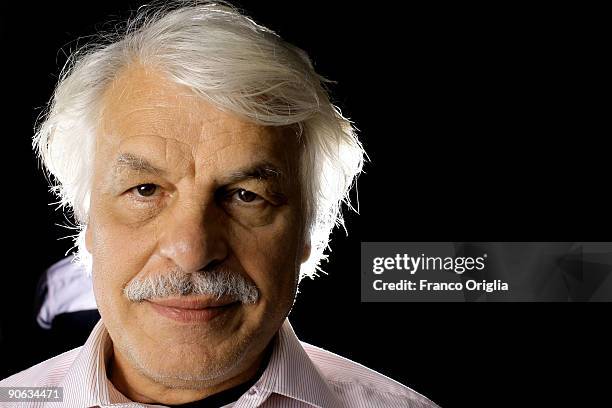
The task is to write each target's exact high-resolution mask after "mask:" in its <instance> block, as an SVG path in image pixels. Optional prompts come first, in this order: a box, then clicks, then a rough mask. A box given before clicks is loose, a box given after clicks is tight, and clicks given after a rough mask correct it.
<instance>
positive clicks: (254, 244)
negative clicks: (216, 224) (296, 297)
mask: <svg viewBox="0 0 612 408" xmlns="http://www.w3.org/2000/svg"><path fill="white" fill-rule="evenodd" d="M281 221H282V222H277V223H275V224H273V225H268V226H265V227H261V228H253V229H249V230H246V229H238V228H232V229H231V234H230V235H229V236H230V240H231V247H232V251H233V252H234V253H235V255H236V257H237V258H238V260H239V261H240V264H241V265H242V267H243V268H244V270H245V271H246V273H247V274H248V275H249V276H250V277H251V279H253V281H255V283H256V285H257V286H258V287H259V289H260V290H261V291H262V296H263V297H264V298H267V299H269V300H271V299H279V298H289V297H291V299H292V297H293V293H292V292H293V290H294V286H295V280H296V277H297V271H296V268H298V267H299V265H300V262H299V256H298V255H299V251H298V246H299V242H300V240H299V229H298V228H296V226H297V223H295V222H293V221H292V220H291V219H289V218H284V217H281Z"/></svg>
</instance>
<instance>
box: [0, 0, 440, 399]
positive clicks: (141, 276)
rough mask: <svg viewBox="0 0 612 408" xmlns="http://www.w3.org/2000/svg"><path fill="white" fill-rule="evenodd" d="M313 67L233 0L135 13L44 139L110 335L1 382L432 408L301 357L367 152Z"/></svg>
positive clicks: (93, 394)
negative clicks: (322, 264) (306, 319)
mask: <svg viewBox="0 0 612 408" xmlns="http://www.w3.org/2000/svg"><path fill="white" fill-rule="evenodd" d="M322 81H323V78H321V77H320V76H319V75H317V74H316V72H315V71H314V69H313V67H312V64H311V63H310V61H309V59H308V57H307V56H306V54H305V53H304V52H303V51H301V50H299V49H297V48H296V47H294V46H292V45H290V44H287V43H285V42H284V41H282V40H281V39H280V38H279V37H278V36H276V35H275V34H274V33H273V32H271V31H270V30H268V29H266V28H264V27H261V26H259V25H257V24H256V23H255V22H253V21H252V20H251V19H249V18H247V17H245V16H244V15H241V14H240V13H239V12H238V11H237V10H235V9H234V8H232V7H231V6H229V5H227V4H215V3H209V2H196V3H194V2H188V3H185V4H181V3H177V4H176V5H173V6H169V7H165V8H162V9H159V10H153V11H152V12H147V11H146V10H145V11H141V15H139V16H137V17H136V18H135V19H134V20H133V21H132V22H131V23H130V24H129V26H128V30H127V34H124V35H123V36H121V37H118V38H114V39H112V40H111V41H110V42H109V43H106V44H103V45H99V46H94V47H91V48H88V51H86V52H84V53H82V55H77V57H76V58H75V62H74V63H73V65H72V66H71V67H70V69H68V70H66V71H65V72H64V74H63V75H62V77H61V79H60V82H59V84H58V87H57V89H56V91H55V94H54V98H53V101H52V103H51V106H50V109H49V112H48V114H47V116H46V118H45V120H44V121H43V122H42V124H41V126H40V128H39V130H38V133H37V135H36V139H35V146H36V148H37V151H38V153H39V155H40V157H41V159H42V161H43V163H44V165H45V166H46V168H47V169H48V170H49V172H50V173H51V174H52V175H53V176H54V178H55V180H56V182H57V184H56V186H55V187H54V188H55V190H56V191H57V192H58V194H59V196H60V198H61V200H62V203H63V204H64V205H67V206H69V207H70V208H72V209H73V211H74V215H75V217H76V218H77V221H78V222H79V223H80V225H81V234H79V238H78V240H77V244H78V247H79V253H78V259H79V261H80V262H81V263H82V264H83V265H85V267H86V268H87V269H88V270H91V273H92V279H93V288H94V294H95V297H96V303H97V305H98V308H99V311H100V315H101V321H100V322H99V323H98V324H97V325H96V327H95V328H94V330H93V331H92V333H91V335H90V337H89V339H88V340H87V342H86V343H85V345H84V346H83V347H81V348H77V349H74V350H72V351H69V352H67V353H65V354H62V355H60V356H57V357H55V358H53V359H50V360H47V361H45V362H43V363H41V364H39V365H37V366H35V367H32V368H30V369H28V370H26V371H24V372H22V373H19V374H16V375H14V376H12V377H10V378H8V379H6V380H4V381H3V382H1V383H0V385H2V386H11V387H13V386H45V387H49V386H58V387H63V388H62V389H63V404H64V406H69V407H96V406H99V407H107V406H121V407H141V406H145V404H155V405H156V406H159V405H162V406H190V407H192V406H202V407H204V406H206V407H208V406H233V407H352V406H367V407H435V406H436V405H435V404H433V403H432V402H431V401H429V400H428V399H426V398H425V397H423V396H421V395H419V394H418V393H416V392H414V391H412V390H410V389H409V388H407V387H405V386H403V385H401V384H399V383H397V382H395V381H393V380H391V379H388V378H386V377H384V376H383V375H381V374H378V373H376V372H373V371H371V370H369V369H367V368H365V367H363V366H361V365H359V364H357V363H354V362H351V361H349V360H346V359H344V358H342V357H339V356H337V355H334V354H332V353H330V352H327V351H325V350H322V349H319V348H317V347H314V346H311V345H308V344H305V343H301V342H300V341H299V340H298V339H297V337H296V336H295V334H294V332H293V330H292V328H291V325H290V324H289V321H288V320H287V315H288V314H289V311H290V310H291V307H292V305H293V302H294V299H295V296H296V293H297V286H298V283H299V279H300V278H301V277H304V276H312V275H314V274H315V268H316V267H317V265H318V263H319V261H320V260H321V259H322V257H323V251H324V249H325V247H326V246H327V241H328V238H329V234H330V231H331V229H332V228H333V226H334V225H335V224H336V222H339V221H341V219H340V214H339V206H340V204H341V202H342V201H343V200H345V199H346V197H347V194H348V191H349V189H350V187H351V185H352V183H353V180H354V178H355V177H356V175H357V174H358V173H359V172H360V171H361V166H362V162H363V155H364V152H363V149H362V147H361V144H360V143H359V141H358V140H357V138H356V136H355V134H354V131H353V128H352V126H351V124H350V122H349V121H348V120H347V119H345V118H344V117H342V115H341V114H340V112H339V110H338V109H337V108H336V107H335V106H334V105H332V104H331V102H330V100H329V97H328V95H327V93H326V92H325V90H324V88H323V87H322V85H321V83H322Z"/></svg>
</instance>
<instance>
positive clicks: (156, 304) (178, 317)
mask: <svg viewBox="0 0 612 408" xmlns="http://www.w3.org/2000/svg"><path fill="white" fill-rule="evenodd" d="M147 302H148V303H149V304H150V305H151V308H152V309H153V310H155V311H156V312H157V313H159V314H160V315H162V316H164V317H167V318H170V319H172V320H175V321H178V322H181V323H206V322H209V321H211V320H212V319H214V318H215V317H217V316H220V315H221V314H223V313H225V312H228V311H229V310H231V309H233V308H234V306H237V305H238V304H239V302H237V301H235V300H233V299H223V298H221V299H216V298H202V297H197V298H193V297H180V298H164V299H151V300H148V301H147Z"/></svg>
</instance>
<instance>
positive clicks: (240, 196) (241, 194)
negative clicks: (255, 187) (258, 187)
mask: <svg viewBox="0 0 612 408" xmlns="http://www.w3.org/2000/svg"><path fill="white" fill-rule="evenodd" d="M230 198H232V199H235V200H237V201H238V202H239V204H240V203H246V204H259V203H261V202H262V201H264V199H263V198H261V197H260V196H259V195H258V194H257V193H254V192H252V191H249V190H245V189H244V188H239V189H237V190H234V192H233V193H232V194H231V195H230Z"/></svg>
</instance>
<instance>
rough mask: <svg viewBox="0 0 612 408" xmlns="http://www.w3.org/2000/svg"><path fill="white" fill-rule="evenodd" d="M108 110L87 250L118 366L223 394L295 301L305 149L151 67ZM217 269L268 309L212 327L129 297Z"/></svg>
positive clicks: (250, 307)
mask: <svg viewBox="0 0 612 408" xmlns="http://www.w3.org/2000/svg"><path fill="white" fill-rule="evenodd" d="M102 106H103V113H102V121H101V125H100V129H99V134H98V137H97V142H96V155H95V171H94V178H93V190H92V195H91V209H90V218H89V222H88V226H87V233H86V243H87V248H88V250H89V252H91V254H92V256H93V281H94V291H95V295H96V300H97V303H98V306H99V309H100V313H101V315H102V319H103V321H104V323H105V326H106V328H107V329H108V332H109V334H110V336H111V338H112V340H113V344H114V347H115V354H116V358H122V359H124V360H125V361H127V362H129V364H130V365H131V366H132V367H133V368H135V369H136V370H138V371H139V372H140V373H141V374H144V375H145V376H146V377H147V378H151V379H157V380H159V381H163V382H165V383H167V384H170V385H172V384H175V383H176V384H184V385H189V384H191V385H194V384H219V383H221V382H222V381H224V380H227V379H229V378H232V377H234V376H236V375H237V374H239V373H241V372H242V371H244V370H245V369H246V368H247V367H249V365H251V364H253V362H254V361H255V360H256V358H257V356H258V355H259V354H261V352H262V351H263V350H264V348H265V347H266V345H267V344H268V342H269V341H270V339H271V338H272V337H273V335H274V334H275V332H276V331H277V330H278V328H279V327H280V325H281V324H282V321H283V320H284V318H285V316H286V315H287V313H288V312H289V310H290V308H291V306H292V304H293V299H294V296H295V292H296V286H297V276H298V272H299V266H300V263H301V262H302V261H303V260H304V259H303V258H304V257H305V256H307V253H308V246H307V243H306V242H305V241H304V234H303V215H302V209H301V202H302V201H301V200H302V197H301V193H300V186H299V185H298V183H297V181H296V180H298V177H297V170H296V169H297V162H298V157H299V147H298V143H297V141H296V140H295V136H294V135H292V134H289V133H288V132H283V131H282V130H281V129H280V128H271V127H263V126H259V125H256V124H252V123H249V122H246V121H243V120H241V119H239V118H238V117H237V116H234V115H231V114H227V113H223V112H221V111H219V110H217V109H216V108H214V107H213V106H212V105H210V104H209V103H207V102H205V101H204V100H203V99H202V98H201V97H198V96H196V95H194V94H192V93H190V91H189V90H188V89H187V88H184V87H181V86H179V85H176V84H173V83H171V82H169V81H168V80H166V79H165V78H164V77H163V76H162V75H161V74H160V73H158V72H156V71H153V70H150V69H148V70H147V69H145V68H143V67H140V66H134V67H130V68H129V69H127V70H126V71H124V72H123V73H122V74H121V75H120V76H119V77H118V78H117V79H116V80H115V81H114V82H113V84H112V85H111V86H110V87H109V89H108V90H107V91H106V93H105V95H104V97H103V104H102ZM262 165H264V167H265V168H267V169H268V170H269V169H270V168H274V169H275V170H274V171H264V172H263V173H262V172H261V166H262ZM253 173H255V174H256V175H257V174H258V176H254V175H253ZM137 186H140V187H138V188H136V187H137ZM253 193H254V194H253ZM212 267H223V268H225V269H227V270H229V271H230V272H231V273H233V274H239V275H240V276H241V277H243V278H245V279H246V281H248V282H249V283H252V284H254V285H255V286H256V287H257V289H258V290H259V299H258V301H257V302H255V303H254V304H247V303H235V304H233V305H231V306H227V307H224V308H221V309H218V310H221V311H222V312H221V313H220V314H218V315H217V316H216V317H214V318H212V319H207V318H203V317H202V316H203V315H202V314H201V313H200V314H198V313H196V314H185V313H182V314H181V313H178V314H176V315H175V316H174V317H173V313H174V312H176V310H174V309H160V308H159V307H158V305H156V303H155V302H151V301H142V302H134V301H130V300H128V298H127V297H126V296H125V295H124V293H123V290H124V288H125V287H126V286H127V285H128V284H130V283H131V282H133V281H138V280H143V279H146V278H147V277H155V276H161V275H164V274H168V273H170V272H172V271H177V270H179V271H182V272H184V273H185V274H193V273H203V274H205V273H207V272H206V271H207V270H209V268H212ZM177 297H178V298H181V299H182V298H183V297H181V296H178V295H177ZM189 298H193V299H196V298H197V299H196V300H199V301H207V300H210V299H215V297H214V296H208V297H207V296H205V295H199V296H194V295H190V296H189ZM169 299H171V300H172V299H173V298H169ZM174 299H176V297H175V298H174ZM177 316H178V317H177ZM194 316H195V317H194ZM117 353H119V355H118V356H117ZM180 379H183V380H180ZM198 379H200V380H203V382H198Z"/></svg>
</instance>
